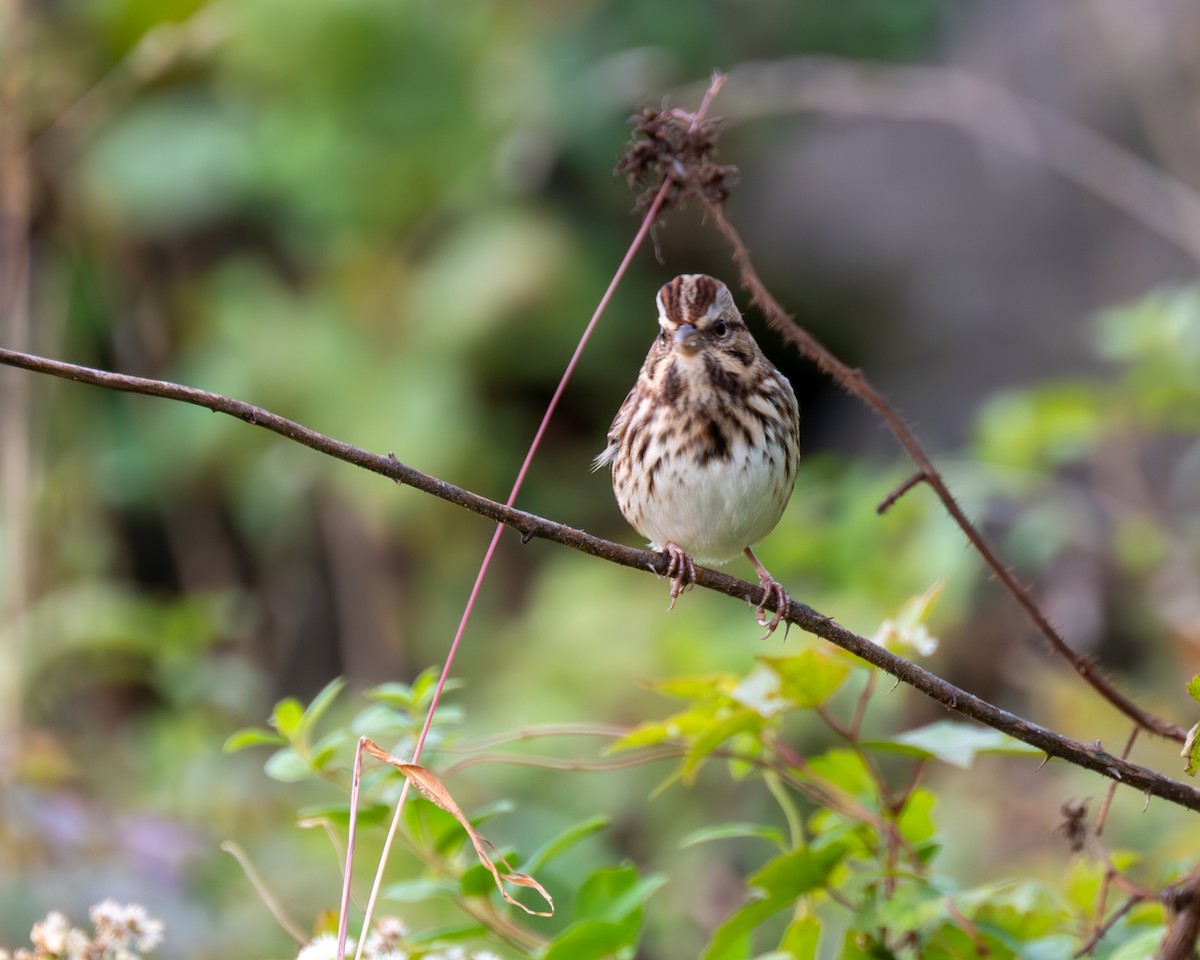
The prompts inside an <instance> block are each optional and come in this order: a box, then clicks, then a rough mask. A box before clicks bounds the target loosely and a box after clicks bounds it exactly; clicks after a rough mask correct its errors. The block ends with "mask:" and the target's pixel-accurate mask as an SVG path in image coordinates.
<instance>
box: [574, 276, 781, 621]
mask: <svg viewBox="0 0 1200 960" xmlns="http://www.w3.org/2000/svg"><path fill="white" fill-rule="evenodd" d="M658 325H659V327H660V328H661V329H660V330H659V334H658V336H657V337H656V338H655V341H654V344H653V345H652V346H651V347H650V353H649V354H648V355H647V356H646V362H645V363H644V364H643V365H642V369H641V372H640V373H639V374H638V378H637V382H636V383H635V384H634V385H633V389H632V390H630V391H629V396H627V397H626V398H625V402H624V403H623V404H621V409H620V410H619V411H617V416H616V419H614V420H613V423H612V426H611V427H610V428H609V431H608V447H607V448H606V449H605V450H604V452H603V453H601V454H600V456H598V457H597V458H596V462H595V468H596V469H599V468H600V467H602V466H604V465H605V464H608V463H611V464H612V479H613V492H614V493H615V494H616V496H617V506H619V507H620V508H621V513H622V514H624V516H625V519H626V520H628V521H629V522H630V524H632V526H633V528H634V529H635V530H637V532H638V533H640V534H641V535H642V536H644V537H646V538H648V539H649V540H650V545H651V546H652V547H653V548H654V549H656V550H663V551H665V552H666V554H667V555H668V557H669V558H670V564H669V566H668V568H667V575H668V576H669V577H671V607H674V606H675V601H676V599H677V598H678V597H679V594H680V593H681V592H682V591H683V589H684V588H685V587H686V586H688V585H690V584H691V583H692V582H693V581H694V580H695V579H696V568H695V564H694V562H693V558H694V559H695V560H699V561H701V562H702V563H728V562H729V561H730V560H733V559H734V558H735V557H736V556H737V555H738V554H739V553H745V555H746V556H747V557H749V559H750V562H751V563H752V564H754V570H755V572H756V573H757V574H758V580H759V583H761V584H762V587H763V599H762V603H760V604H759V605H758V609H757V610H756V611H755V617H756V619H757V620H758V622H759V624H760V625H762V626H765V627H767V636H770V634H771V633H772V632H773V631H774V630H775V628H776V627H777V626H779V622H780V619H781V618H782V617H783V613H784V611H785V610H786V609H787V603H788V596H787V593H786V592H785V591H784V589H783V586H782V585H781V584H780V583H779V582H778V581H776V580H775V579H774V578H773V577H772V576H771V575H770V573H768V572H767V569H766V568H765V567H764V566H763V565H762V564H761V563H760V562H759V560H758V558H757V557H756V556H755V555H754V551H753V550H752V549H751V548H752V547H753V546H754V545H755V544H757V543H758V542H759V541H760V540H762V539H763V538H764V537H765V536H766V535H767V534H768V533H770V532H771V530H772V529H774V527H775V524H776V523H778V522H779V518H780V516H782V515H783V510H784V507H786V506H787V502H788V499H789V498H790V497H791V495H792V486H793V484H794V483H795V479H796V465H797V462H798V461H799V459H800V411H799V408H798V406H797V404H796V395H795V394H794V393H793V392H792V387H791V384H789V383H788V381H787V379H786V378H785V377H784V376H783V374H781V373H780V372H779V371H778V370H776V369H775V368H774V367H773V366H771V364H770V363H769V362H768V360H767V358H766V357H765V356H763V353H762V351H761V350H760V349H759V347H758V344H757V343H756V342H755V341H754V337H753V336H751V334H750V331H749V330H748V329H747V328H746V324H745V323H744V322H743V320H742V316H741V314H740V313H738V310H737V307H736V306H735V305H734V302H733V296H732V295H731V294H730V292H729V288H728V287H726V286H725V284H723V283H721V282H720V281H719V280H714V279H713V278H712V277H709V276H705V275H704V274H688V275H685V276H681V277H676V278H675V279H674V280H672V281H671V282H670V283H668V284H667V285H666V286H664V287H663V288H662V289H661V290H660V291H659V292H658ZM768 606H772V607H774V609H775V616H774V618H773V619H771V620H770V621H769V622H768V621H767V620H766V608H767V607H768Z"/></svg>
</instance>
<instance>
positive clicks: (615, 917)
mask: <svg viewBox="0 0 1200 960" xmlns="http://www.w3.org/2000/svg"><path fill="white" fill-rule="evenodd" d="M666 882H667V881H666V878H665V877H663V876H662V875H661V874H656V873H655V874H650V875H649V876H647V877H638V872H637V868H636V867H606V868H601V869H599V870H596V871H595V872H593V873H592V875H591V876H589V877H588V878H587V879H586V880H585V881H584V882H583V886H582V887H580V888H579V896H578V897H577V898H576V901H575V912H576V914H577V915H578V916H579V917H581V918H585V919H588V920H604V921H607V922H610V923H619V922H621V921H624V920H627V919H628V917H629V915H630V914H632V913H633V912H634V911H635V910H637V909H638V908H639V907H641V905H642V904H643V903H645V901H646V900H648V899H649V898H650V897H651V896H652V895H653V894H654V892H655V891H656V890H658V889H659V887H661V886H662V885H663V884H664V883H666Z"/></svg>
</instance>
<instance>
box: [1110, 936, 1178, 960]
mask: <svg viewBox="0 0 1200 960" xmlns="http://www.w3.org/2000/svg"><path fill="white" fill-rule="evenodd" d="M1164 934H1165V931H1164V930H1151V931H1149V932H1147V933H1143V934H1140V935H1138V936H1136V937H1134V938H1133V939H1132V940H1126V941H1125V942H1124V943H1123V944H1121V946H1120V947H1118V948H1117V949H1116V950H1114V951H1113V952H1112V953H1110V954H1109V955H1108V960H1145V958H1146V957H1152V956H1155V950H1157V949H1158V945H1159V943H1161V942H1162V938H1163V936H1164Z"/></svg>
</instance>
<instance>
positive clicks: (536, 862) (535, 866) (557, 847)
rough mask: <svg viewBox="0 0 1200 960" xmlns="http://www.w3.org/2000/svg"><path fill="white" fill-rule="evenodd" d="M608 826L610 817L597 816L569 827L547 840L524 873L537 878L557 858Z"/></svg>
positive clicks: (530, 860) (531, 859)
mask: <svg viewBox="0 0 1200 960" xmlns="http://www.w3.org/2000/svg"><path fill="white" fill-rule="evenodd" d="M608 824H609V819H608V817H605V816H601V815H597V816H594V817H590V818H588V819H587V820H584V821H583V822H582V823H577V824H575V825H574V826H571V827H568V828H567V829H566V830H564V831H563V832H562V833H560V834H559V835H558V836H556V837H554V838H553V839H551V840H547V841H546V842H545V843H544V844H542V846H541V847H540V848H539V849H538V850H536V851H535V852H534V854H533V856H532V857H530V858H529V862H528V863H527V864H526V865H525V871H524V872H525V873H529V874H533V875H534V876H536V875H537V873H538V871H539V870H541V869H542V867H544V866H545V865H546V864H548V863H549V862H550V861H551V860H553V859H554V858H555V857H558V856H561V855H562V854H563V853H565V852H566V851H567V850H570V849H571V847H573V846H575V845H576V844H577V843H582V842H583V841H584V840H586V839H587V838H588V837H591V836H593V835H595V834H597V833H599V832H600V831H601V830H603V829H605V828H606V827H607V826H608Z"/></svg>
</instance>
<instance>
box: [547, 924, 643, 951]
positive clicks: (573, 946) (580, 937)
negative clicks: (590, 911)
mask: <svg viewBox="0 0 1200 960" xmlns="http://www.w3.org/2000/svg"><path fill="white" fill-rule="evenodd" d="M636 936H637V928H636V927H635V928H634V929H633V930H632V931H630V929H629V927H628V926H626V925H625V924H623V923H606V922H604V921H602V920H586V921H584V922H582V923H576V924H573V925H572V926H570V927H568V928H567V929H566V930H564V931H563V932H562V933H560V934H559V935H558V936H557V937H555V938H554V940H553V942H551V944H550V946H549V947H547V948H546V952H545V953H544V954H542V960H605V958H608V957H612V956H615V955H616V954H617V953H618V952H619V951H620V950H621V949H622V948H623V947H627V946H631V945H632V944H633V943H634V941H635V939H636Z"/></svg>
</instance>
